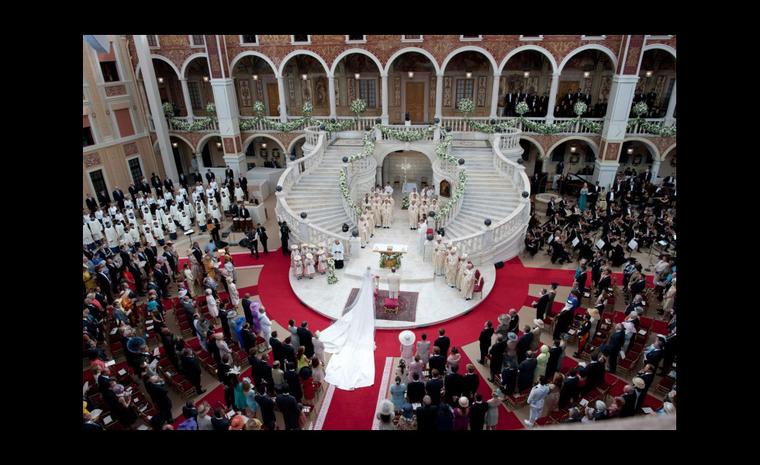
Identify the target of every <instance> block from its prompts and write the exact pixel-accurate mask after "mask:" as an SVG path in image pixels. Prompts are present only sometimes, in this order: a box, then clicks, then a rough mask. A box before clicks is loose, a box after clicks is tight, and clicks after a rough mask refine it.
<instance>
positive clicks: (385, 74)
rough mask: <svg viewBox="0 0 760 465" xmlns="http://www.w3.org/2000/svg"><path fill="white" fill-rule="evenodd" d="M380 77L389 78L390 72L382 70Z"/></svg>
mask: <svg viewBox="0 0 760 465" xmlns="http://www.w3.org/2000/svg"><path fill="white" fill-rule="evenodd" d="M380 77H381V78H384V79H388V73H386V72H385V71H381V72H380Z"/></svg>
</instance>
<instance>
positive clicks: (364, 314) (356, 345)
mask: <svg viewBox="0 0 760 465" xmlns="http://www.w3.org/2000/svg"><path fill="white" fill-rule="evenodd" d="M372 278H373V275H372V272H371V271H370V268H369V267H367V270H366V271H365V272H364V280H363V281H362V287H361V289H359V294H358V295H357V296H356V299H355V300H354V302H353V303H352V304H351V307H350V308H349V309H348V312H346V313H345V314H344V315H343V316H342V317H341V318H340V319H339V320H337V321H335V322H334V323H333V324H332V325H330V327H329V328H327V329H325V330H324V331H322V332H321V333H320V335H319V340H320V341H322V342H323V343H324V345H325V352H329V353H331V354H333V355H332V357H331V358H330V361H329V362H328V364H327V370H326V371H325V381H327V382H328V383H330V384H333V385H335V386H336V387H338V388H340V389H345V390H352V389H356V388H360V387H365V386H372V384H373V383H374V382H375V355H374V351H375V302H374V300H375V298H374V286H373V283H372Z"/></svg>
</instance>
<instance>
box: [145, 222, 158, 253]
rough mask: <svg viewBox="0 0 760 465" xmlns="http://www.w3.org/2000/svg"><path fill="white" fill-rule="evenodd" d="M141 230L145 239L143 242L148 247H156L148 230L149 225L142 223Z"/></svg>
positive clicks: (154, 240) (151, 233)
mask: <svg viewBox="0 0 760 465" xmlns="http://www.w3.org/2000/svg"><path fill="white" fill-rule="evenodd" d="M142 230H143V236H144V237H145V242H146V243H147V244H148V245H149V246H151V247H155V246H156V239H155V238H154V237H153V232H152V231H151V230H150V225H149V224H145V223H144V224H143V225H142Z"/></svg>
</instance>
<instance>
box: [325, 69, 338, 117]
mask: <svg viewBox="0 0 760 465" xmlns="http://www.w3.org/2000/svg"><path fill="white" fill-rule="evenodd" d="M327 92H328V93H329V94H330V118H337V117H338V111H337V109H336V108H335V106H336V104H335V76H333V75H328V76H327Z"/></svg>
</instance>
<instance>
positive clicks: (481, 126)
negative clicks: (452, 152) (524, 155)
mask: <svg viewBox="0 0 760 465" xmlns="http://www.w3.org/2000/svg"><path fill="white" fill-rule="evenodd" d="M584 105H585V104H584ZM518 124H521V125H522V127H523V129H524V130H525V131H530V132H537V133H539V134H544V135H551V134H557V133H560V132H566V131H568V130H569V129H570V128H572V127H573V126H574V125H575V124H580V125H581V126H583V127H585V128H587V129H588V130H589V131H591V132H597V133H598V132H601V130H602V125H601V124H600V123H597V122H596V121H589V120H587V119H585V118H581V117H580V116H578V117H577V118H574V119H571V120H568V121H564V122H562V123H559V124H545V123H537V122H535V121H531V120H529V119H527V118H525V117H523V116H519V117H518V118H515V119H512V120H507V121H502V122H499V123H497V124H488V123H481V122H477V121H472V120H467V125H468V126H469V127H471V128H473V129H475V130H476V131H480V132H484V133H487V134H493V133H494V132H495V131H496V130H502V131H503V130H504V129H506V128H514V127H516V126H517V125H518Z"/></svg>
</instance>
